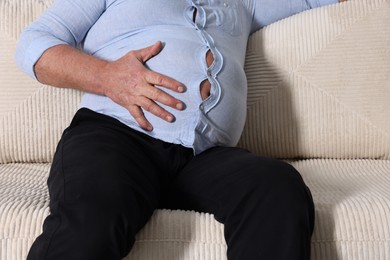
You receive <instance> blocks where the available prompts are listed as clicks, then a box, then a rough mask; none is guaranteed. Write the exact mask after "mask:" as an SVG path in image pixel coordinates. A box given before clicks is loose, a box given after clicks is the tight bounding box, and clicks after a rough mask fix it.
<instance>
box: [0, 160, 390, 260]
mask: <svg viewBox="0 0 390 260" xmlns="http://www.w3.org/2000/svg"><path fill="white" fill-rule="evenodd" d="M292 164H293V165H294V166H295V167H296V168H297V169H298V170H299V171H300V172H301V174H302V176H303V178H304V179H305V181H306V183H307V185H308V186H309V187H310V189H311V191H312V194H313V198H314V201H315V205H316V226H315V231H314V235H313V239H312V248H313V253H312V254H313V259H314V260H329V259H350V260H363V259H364V260H371V259H372V260H374V259H376V260H385V259H390V218H389V216H390V190H389V188H388V187H390V161H386V160H320V159H318V160H302V161H295V162H292ZM49 168H50V165H49V164H0V241H1V242H0V243H1V249H0V260H22V259H25V258H26V254H27V252H28V249H29V247H30V245H31V243H32V242H33V241H34V238H35V237H36V236H37V235H39V233H40V232H41V227H42V223H43V220H44V218H45V216H46V215H47V214H48V213H49V211H48V199H49V197H48V194H47V189H46V179H47V175H48V172H49ZM125 259H126V260H133V259H134V260H142V259H148V260H153V259H156V260H157V259H158V260H164V259H167V260H179V259H186V260H187V259H199V260H218V259H221V260H222V259H226V244H225V241H224V237H223V225H222V224H220V223H218V222H217V221H215V220H214V218H213V216H212V215H210V214H206V213H197V212H192V211H180V210H173V211H171V210H157V211H156V212H155V214H154V215H153V217H152V219H151V220H150V221H149V223H148V224H147V225H146V226H145V227H144V229H143V230H141V232H140V233H139V234H138V235H137V241H136V243H135V246H134V248H133V250H132V252H131V253H130V255H129V256H127V257H126V258H125Z"/></svg>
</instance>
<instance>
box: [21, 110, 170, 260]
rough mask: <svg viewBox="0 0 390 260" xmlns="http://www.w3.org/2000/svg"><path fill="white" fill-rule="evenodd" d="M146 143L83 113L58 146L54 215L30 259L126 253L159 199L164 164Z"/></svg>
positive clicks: (85, 258) (52, 202) (112, 256)
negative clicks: (162, 164)
mask: <svg viewBox="0 0 390 260" xmlns="http://www.w3.org/2000/svg"><path fill="white" fill-rule="evenodd" d="M94 117H97V118H94ZM102 119H103V120H102ZM99 120H100V122H99V123H95V122H97V121H99ZM148 145H149V144H148V143H145V142H144V141H143V140H141V139H139V140H138V139H137V137H134V136H131V134H130V136H129V133H127V132H126V131H125V130H123V128H122V126H119V124H117V123H116V121H115V120H108V119H106V118H105V117H101V116H98V115H90V113H89V112H86V111H85V110H84V111H82V112H79V113H78V115H76V118H75V119H74V120H73V123H72V125H71V126H70V128H68V129H67V130H66V131H65V133H64V135H63V137H62V139H61V141H60V143H59V145H58V148H57V151H56V154H55V157H54V160H53V165H52V168H51V172H50V177H49V180H48V187H49V194H50V215H49V216H48V217H47V219H46V220H45V222H44V227H43V233H42V235H41V236H39V237H38V238H37V240H36V241H35V242H34V244H33V246H32V248H31V250H30V252H29V256H28V259H29V260H45V259H47V260H49V259H53V260H61V259H64V260H65V259H66V260H70V259H71V260H78V259H80V260H89V259H90V260H98V259H102V260H103V259H104V260H107V259H110V260H115V259H118V260H119V259H122V258H123V257H124V256H126V255H127V253H128V252H129V251H130V249H131V246H132V244H133V243H134V236H135V234H136V232H137V231H138V230H139V229H140V228H141V227H142V226H143V225H144V224H145V223H146V221H147V220H148V219H149V217H150V216H151V214H152V213H153V210H154V209H155V208H156V206H157V204H158V197H159V192H160V180H159V176H158V174H157V173H158V172H161V168H162V167H161V165H159V164H158V160H159V159H158V158H154V157H153V156H154V155H153V154H146V153H147V151H146V149H147V146H148ZM137 147H141V148H137Z"/></svg>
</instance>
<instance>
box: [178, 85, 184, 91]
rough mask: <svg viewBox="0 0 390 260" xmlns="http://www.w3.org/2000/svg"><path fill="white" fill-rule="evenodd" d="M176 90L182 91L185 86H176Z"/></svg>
mask: <svg viewBox="0 0 390 260" xmlns="http://www.w3.org/2000/svg"><path fill="white" fill-rule="evenodd" d="M177 91H179V92H184V91H185V87H184V86H178V87H177Z"/></svg>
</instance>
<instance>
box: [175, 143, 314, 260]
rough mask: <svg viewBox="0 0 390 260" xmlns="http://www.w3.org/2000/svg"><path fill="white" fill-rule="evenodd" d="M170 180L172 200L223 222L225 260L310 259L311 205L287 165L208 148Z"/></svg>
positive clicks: (297, 174) (312, 210) (240, 151)
mask: <svg viewBox="0 0 390 260" xmlns="http://www.w3.org/2000/svg"><path fill="white" fill-rule="evenodd" d="M175 180H176V181H175V182H174V183H173V184H172V186H173V188H172V189H173V190H175V193H172V194H174V195H172V198H171V201H175V203H177V205H178V206H179V207H182V208H187V209H195V210H198V211H206V212H211V213H213V214H214V215H215V218H216V219H217V220H218V221H220V222H222V223H224V224H225V238H226V242H227V245H228V252H227V254H228V259H229V260H233V259H235V260H241V259H245V260H251V259H254V260H255V259H273V260H282V259H285V260H287V259H288V260H304V259H309V258H310V239H311V234H312V230H313V222H314V206H313V202H312V198H311V195H310V192H309V190H308V188H307V187H306V185H305V184H304V182H303V180H302V178H301V176H300V175H299V173H298V172H297V171H296V170H295V169H294V168H293V167H292V166H290V165H288V164H287V163H284V162H281V161H277V160H273V159H266V158H261V157H257V156H254V155H253V154H251V153H249V152H247V151H245V150H242V149H236V148H213V149H211V150H209V151H206V152H205V153H203V154H201V155H199V156H196V157H195V158H194V159H193V160H191V162H190V163H188V165H187V166H186V167H185V168H184V169H183V170H182V171H181V172H180V174H179V175H178V176H177V177H176V179H175Z"/></svg>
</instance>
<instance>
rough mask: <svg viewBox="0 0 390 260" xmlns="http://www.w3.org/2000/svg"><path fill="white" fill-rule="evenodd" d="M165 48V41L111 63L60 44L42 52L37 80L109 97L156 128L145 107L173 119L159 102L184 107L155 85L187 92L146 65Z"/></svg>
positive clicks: (147, 127) (140, 121) (143, 123)
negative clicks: (148, 118)
mask: <svg viewBox="0 0 390 260" xmlns="http://www.w3.org/2000/svg"><path fill="white" fill-rule="evenodd" d="M161 49H162V44H161V42H157V43H156V44H154V45H152V46H149V47H146V48H144V49H141V50H135V51H131V52H129V53H127V54H126V55H125V56H123V57H122V58H120V59H118V60H116V61H113V62H108V61H104V60H102V59H99V58H96V57H93V56H90V55H88V54H86V53H83V52H82V51H80V50H78V49H76V48H74V47H72V46H69V45H56V46H54V47H51V48H49V49H48V50H46V51H45V52H44V53H43V54H42V56H41V57H40V58H39V59H38V61H37V62H36V64H35V66H34V71H35V75H36V77H37V79H38V80H39V81H40V82H42V83H44V84H48V85H51V86H56V87H61V88H73V89H78V90H83V91H86V92H90V93H94V94H98V95H105V96H107V97H109V98H110V99H111V100H113V101H114V102H116V103H117V104H119V105H121V106H123V107H125V108H126V109H127V110H128V111H129V112H130V114H131V115H132V116H133V117H134V119H135V120H136V121H137V122H138V124H139V125H140V126H141V127H142V128H143V129H145V130H148V131H151V130H152V129H153V127H152V125H151V124H150V123H149V122H148V121H147V120H146V118H145V116H144V114H143V112H142V109H145V110H147V111H149V112H151V113H152V114H154V115H156V116H158V117H160V118H162V119H164V120H166V121H168V122H172V121H173V120H174V116H173V115H172V114H171V113H169V112H167V111H166V110H165V109H163V108H162V107H161V106H159V105H158V104H157V103H156V102H159V103H162V104H164V105H167V106H170V107H173V108H175V109H178V110H181V109H183V108H184V105H183V104H182V102H180V101H179V100H177V99H175V98H173V97H172V96H170V95H168V94H167V93H165V92H164V91H162V90H160V89H158V88H156V87H154V85H158V86H162V87H165V88H167V89H171V90H173V91H176V92H179V93H180V92H183V91H184V87H183V85H182V84H181V83H179V82H177V81H176V80H173V79H171V78H169V77H167V76H164V75H161V74H159V73H156V72H153V71H150V70H148V69H147V68H146V67H145V66H144V63H145V62H146V61H147V60H149V59H150V58H152V57H153V56H155V55H157V54H158V53H159V52H160V51H161Z"/></svg>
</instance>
